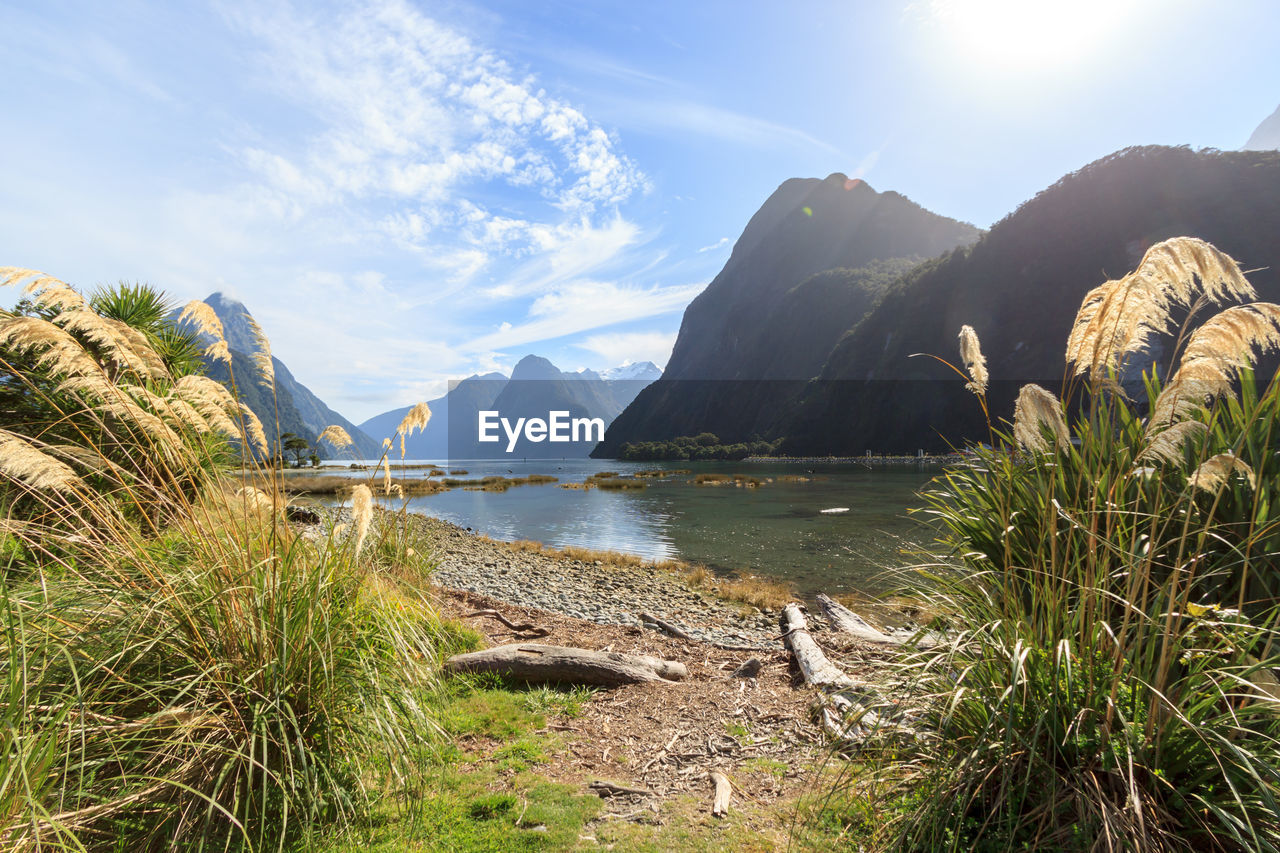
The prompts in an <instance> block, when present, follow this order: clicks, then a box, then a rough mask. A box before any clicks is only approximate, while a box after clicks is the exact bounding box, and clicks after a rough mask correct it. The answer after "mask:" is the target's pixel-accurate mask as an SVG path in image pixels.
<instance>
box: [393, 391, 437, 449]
mask: <svg viewBox="0 0 1280 853" xmlns="http://www.w3.org/2000/svg"><path fill="white" fill-rule="evenodd" d="M430 420H431V407H430V406H428V405H427V404H426V403H418V404H417V405H415V406H414V407H413V408H411V409H409V411H408V412H407V413H406V414H405V416H404V420H402V421H400V426H398V427H396V432H397V433H399V435H400V458H401V459H403V458H404V440H405V439H406V438H408V437H409V435H410V434H412V432H413V431H414V430H415V429H416V430H418V431H419V432H421V431H422V430H424V429H426V428H427V423H428V422H429V421H430Z"/></svg>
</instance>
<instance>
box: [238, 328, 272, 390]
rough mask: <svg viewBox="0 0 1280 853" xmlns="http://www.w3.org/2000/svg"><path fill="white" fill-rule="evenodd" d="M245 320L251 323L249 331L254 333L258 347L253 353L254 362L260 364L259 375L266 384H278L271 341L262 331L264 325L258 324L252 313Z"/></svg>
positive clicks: (255, 344) (255, 343) (254, 340)
mask: <svg viewBox="0 0 1280 853" xmlns="http://www.w3.org/2000/svg"><path fill="white" fill-rule="evenodd" d="M244 319H245V322H247V323H248V324H249V331H250V333H252V335H253V343H254V346H256V347H257V349H256V350H255V351H254V353H253V363H254V364H256V365H257V366H258V375H259V376H261V377H262V381H263V383H264V384H266V385H268V386H271V385H275V384H276V367H275V363H274V361H273V360H272V358H271V342H270V341H269V340H267V336H266V334H265V333H264V332H263V331H262V327H261V326H259V325H258V321H257V320H255V319H253V316H252V315H251V314H248V313H246V314H245V315H244Z"/></svg>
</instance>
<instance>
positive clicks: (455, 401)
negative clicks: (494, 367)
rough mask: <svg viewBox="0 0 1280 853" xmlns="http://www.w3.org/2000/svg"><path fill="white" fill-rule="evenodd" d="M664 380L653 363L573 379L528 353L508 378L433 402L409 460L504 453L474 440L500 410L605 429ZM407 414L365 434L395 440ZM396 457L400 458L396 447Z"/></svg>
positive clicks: (379, 421)
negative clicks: (483, 421)
mask: <svg viewBox="0 0 1280 853" xmlns="http://www.w3.org/2000/svg"><path fill="white" fill-rule="evenodd" d="M661 375H662V371H661V370H659V369H658V367H657V365H655V364H653V363H652V362H648V361H645V362H640V363H639V364H628V365H623V366H620V367H616V368H610V369H608V370H604V371H601V372H599V373H597V372H595V371H592V370H582V371H580V372H576V373H570V372H566V371H562V370H560V368H558V367H556V366H555V365H554V364H552V363H551V362H550V361H549V360H547V359H545V358H542V357H541V356H536V355H527V356H525V357H524V358H522V359H520V361H519V362H517V363H516V365H515V367H514V368H512V371H511V376H510V377H507V376H504V375H503V374H501V373H486V374H483V375H472V376H468V377H467V378H466V379H463V380H461V381H460V382H457V383H456V384H455V383H450V389H449V391H448V392H447V393H446V394H444V395H442V396H440V397H437V398H435V399H434V400H428V401H427V405H428V407H430V409H431V420H430V422H429V423H428V424H427V428H426V429H425V430H422V431H421V432H415V433H414V434H413V435H411V436H409V437H408V438H407V439H406V440H405V456H406V458H411V459H441V460H443V459H449V458H471V457H475V456H491V455H500V454H501V453H503V452H504V448H503V447H501V446H500V447H498V448H497V449H496V451H495V448H494V447H491V446H484V445H480V444H479V443H477V442H476V441H475V437H476V434H477V424H476V417H477V413H478V412H480V411H481V410H493V411H498V412H501V413H502V415H503V416H504V417H507V418H509V419H510V420H511V421H512V422H514V421H515V420H516V419H517V418H520V417H542V418H545V417H546V416H547V414H548V412H550V411H567V412H570V413H571V416H572V417H588V418H595V417H599V418H602V419H603V420H604V422H605V424H606V425H607V424H608V423H610V422H612V421H613V419H614V418H616V417H617V416H618V414H619V413H620V412H621V411H622V410H623V409H625V408H626V407H627V405H628V404H629V403H630V402H631V401H632V400H633V399H634V398H635V396H636V394H637V393H639V392H640V390H641V389H642V388H643V387H644V386H646V385H647V384H649V383H650V382H652V381H653V380H655V379H657V378H658V377H659V376H661ZM409 409H410V407H409V406H404V407H401V408H398V409H393V410H391V411H389V412H383V413H382V414H380V415H375V416H374V417H372V418H369V419H368V420H366V421H365V422H364V423H362V424H360V429H361V430H363V431H364V432H366V433H368V434H370V435H375V436H379V437H381V436H386V437H393V436H394V435H395V432H396V428H397V427H398V426H399V425H400V422H401V421H402V420H403V419H404V416H405V415H406V414H408V412H409ZM592 446H594V442H592ZM589 450H590V448H589V447H588V448H585V449H582V448H570V449H569V450H568V451H564V452H560V451H559V450H558V449H557V448H553V447H550V446H549V445H545V446H543V447H540V448H529V447H526V448H523V453H524V455H526V456H528V455H535V454H537V455H545V456H548V457H560V456H565V455H579V456H585V455H586V453H587V451H589ZM570 451H572V452H570ZM396 453H397V455H398V453H399V445H398V444H397V445H396Z"/></svg>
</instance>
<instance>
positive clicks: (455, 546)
mask: <svg viewBox="0 0 1280 853" xmlns="http://www.w3.org/2000/svg"><path fill="white" fill-rule="evenodd" d="M326 514H328V515H329V516H330V517H331V518H332V519H333V521H334V522H346V521H349V519H350V511H349V510H347V509H336V510H327V511H326ZM409 518H410V520H411V523H413V524H414V525H416V526H417V527H418V529H419V530H420V531H422V532H423V533H425V534H426V535H427V537H428V538H429V540H430V542H431V544H432V548H433V552H434V553H433V556H434V557H435V558H436V559H437V560H439V564H438V565H437V566H436V568H435V570H434V571H433V572H432V581H433V582H434V583H436V584H438V585H440V586H443V587H448V588H450V589H457V590H464V591H467V592H475V593H480V594H482V595H487V596H491V597H493V598H496V599H499V600H501V601H506V602H509V603H511V604H515V605H518V606H521V607H536V608H540V609H542V610H548V611H551V612H553V613H562V614H564V615H566V616H573V617H575V618H578V619H586V620H589V621H592V622H597V623H600V624H603V625H633V626H643V623H642V622H641V620H640V614H641V613H646V614H649V615H652V616H656V617H657V618H659V619H661V620H663V621H665V622H670V623H672V624H673V625H675V626H676V627H678V628H680V629H681V630H683V631H685V632H687V633H688V634H689V635H690V636H691V637H693V638H694V639H698V640H701V641H703V642H708V643H716V644H720V645H725V646H730V647H742V648H759V649H775V648H781V647H782V644H781V642H780V641H779V640H777V639H775V638H776V637H777V633H778V630H777V627H776V626H777V620H776V617H775V616H774V615H772V614H771V613H768V612H762V611H759V610H756V609H755V608H752V607H749V606H748V605H744V604H741V603H736V602H730V601H725V600H723V599H720V598H717V597H715V596H713V595H709V594H707V593H704V592H700V591H699V590H696V589H693V588H691V587H690V586H689V585H688V584H687V583H686V582H685V581H684V579H683V578H681V577H680V576H678V575H676V574H673V573H670V572H667V571H663V570H660V569H656V568H654V567H652V566H624V565H617V564H613V563H608V562H605V561H584V560H577V559H572V558H569V557H566V556H565V555H563V554H559V553H556V552H554V551H535V550H517V549H514V548H512V547H510V546H509V545H508V544H506V543H502V542H497V541H494V540H491V539H488V538H487V537H482V536H479V535H477V534H475V533H473V532H471V531H468V530H466V529H465V528H462V527H459V526H457V525H456V524H452V523H450V522H447V521H442V520H441V519H437V518H431V517H429V516H424V515H417V514H413V513H411V514H410V515H409Z"/></svg>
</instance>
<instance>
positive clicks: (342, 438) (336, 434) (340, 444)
mask: <svg viewBox="0 0 1280 853" xmlns="http://www.w3.org/2000/svg"><path fill="white" fill-rule="evenodd" d="M316 441H327V442H329V443H330V444H332V445H333V446H334V447H336V448H337V449H338V450H341V449H342V448H344V447H350V446H351V445H352V444H354V442H353V441H352V440H351V436H349V435H347V431H346V430H345V429H343V428H342V427H340V426H338V425H337V424H331V425H330V426H327V427H325V428H324V430H323V431H322V432H321V433H320V435H319V437H317V438H316Z"/></svg>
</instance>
